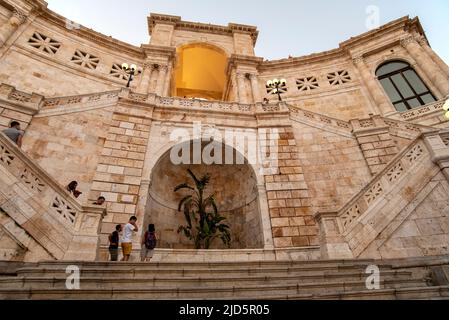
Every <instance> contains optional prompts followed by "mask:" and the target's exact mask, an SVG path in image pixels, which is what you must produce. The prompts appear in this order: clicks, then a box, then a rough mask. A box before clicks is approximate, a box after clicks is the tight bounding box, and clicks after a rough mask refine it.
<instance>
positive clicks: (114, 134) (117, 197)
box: [89, 108, 151, 245]
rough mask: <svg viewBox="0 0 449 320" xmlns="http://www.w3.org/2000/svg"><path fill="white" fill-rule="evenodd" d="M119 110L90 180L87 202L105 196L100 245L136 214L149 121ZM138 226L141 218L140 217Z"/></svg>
mask: <svg viewBox="0 0 449 320" xmlns="http://www.w3.org/2000/svg"><path fill="white" fill-rule="evenodd" d="M125 110H126V108H122V109H121V110H120V111H119V112H117V110H116V112H114V114H113V115H112V122H111V125H110V127H109V129H108V134H107V136H106V141H105V142H104V148H103V149H102V151H101V157H100V158H99V161H98V166H97V168H96V173H95V175H94V177H93V182H92V189H91V192H90V194H89V200H90V201H94V200H96V199H97V198H98V197H99V196H104V197H105V198H106V201H107V211H108V215H107V216H106V217H105V218H104V220H103V225H102V229H101V234H102V237H101V244H102V245H105V244H107V235H108V234H109V233H111V232H112V231H113V230H115V225H117V224H124V223H127V222H128V220H129V218H130V217H131V216H132V215H135V214H136V206H137V202H138V196H139V191H140V184H141V180H142V168H143V166H144V160H145V153H146V150H147V144H148V137H149V131H150V127H151V120H150V119H147V118H145V117H143V116H142V115H133V111H132V110H131V109H130V110H129V113H128V112H126V111H125ZM139 219H140V221H139V223H141V221H142V219H143V217H139Z"/></svg>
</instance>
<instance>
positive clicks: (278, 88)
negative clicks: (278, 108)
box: [267, 79, 287, 101]
mask: <svg viewBox="0 0 449 320" xmlns="http://www.w3.org/2000/svg"><path fill="white" fill-rule="evenodd" d="M286 84H287V80H285V79H281V80H278V79H274V80H269V81H267V88H269V89H270V92H269V93H270V94H277V96H278V98H279V101H282V97H281V93H285V90H283V89H285V85H286Z"/></svg>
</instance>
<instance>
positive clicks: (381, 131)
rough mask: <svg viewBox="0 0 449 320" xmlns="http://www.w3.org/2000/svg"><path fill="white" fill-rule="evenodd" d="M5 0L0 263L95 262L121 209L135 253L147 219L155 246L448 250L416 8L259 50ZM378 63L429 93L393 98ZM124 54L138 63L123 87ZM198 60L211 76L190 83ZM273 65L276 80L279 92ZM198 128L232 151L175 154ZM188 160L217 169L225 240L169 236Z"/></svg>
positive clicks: (371, 253)
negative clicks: (402, 104) (417, 98)
mask: <svg viewBox="0 0 449 320" xmlns="http://www.w3.org/2000/svg"><path fill="white" fill-rule="evenodd" d="M10 2H11V1H6V3H8V5H5V6H3V4H0V9H1V10H0V25H2V27H0V129H5V128H6V127H8V126H9V124H10V123H11V121H13V120H16V121H19V122H20V124H21V127H22V129H23V130H24V131H25V135H24V139H23V146H22V148H21V149H19V148H18V147H17V146H16V145H14V144H13V143H12V142H11V141H10V140H8V138H7V137H6V136H4V135H0V208H1V211H0V260H15V261H31V262H33V261H39V260H50V259H54V260H77V259H78V260H101V261H103V260H107V259H108V251H107V247H108V235H109V234H110V233H111V232H112V231H113V230H114V228H115V226H116V225H117V224H124V223H126V222H127V221H128V219H129V217H130V216H132V215H136V216H137V217H138V225H139V229H140V232H139V234H138V235H137V236H136V237H135V239H134V240H135V241H134V251H133V259H137V257H138V254H139V249H140V246H141V242H140V239H141V236H142V235H143V232H144V231H145V229H146V226H147V225H148V224H149V223H154V224H155V225H156V229H157V235H158V238H159V247H158V249H157V250H156V254H155V257H154V260H157V261H184V260H185V259H186V257H188V259H189V261H216V260H218V261H239V260H246V261H247V260H254V261H256V260H264V259H265V260H269V259H275V260H276V259H277V260H313V259H328V258H329V259H334V258H335V259H341V258H352V259H358V258H376V259H385V258H409V257H421V256H437V255H444V254H449V249H448V243H449V218H448V217H449V202H448V200H447V194H448V191H449V181H448V179H449V146H448V141H449V140H448V139H449V131H448V130H447V129H446V128H448V127H449V126H448V122H447V119H445V118H444V116H443V112H442V106H443V103H444V102H445V100H446V99H447V98H448V96H449V85H448V83H449V71H448V70H449V68H448V66H447V65H446V64H445V63H444V62H443V61H442V60H441V59H440V58H439V57H438V55H437V54H436V53H435V52H434V51H433V50H432V49H431V48H430V47H429V44H428V42H427V41H426V38H425V35H424V33H423V31H422V30H423V29H422V26H421V24H420V22H419V20H418V19H417V18H415V19H409V18H408V17H404V18H401V19H398V20H395V21H392V22H390V23H388V24H387V25H385V26H382V27H381V28H379V29H376V30H374V31H370V32H368V33H366V34H363V35H360V36H358V37H354V38H351V39H350V40H348V41H345V42H342V43H341V44H340V46H339V48H338V49H335V50H331V51H328V52H323V53H318V54H312V55H309V56H303V57H292V58H289V59H281V60H275V61H267V60H264V59H263V58H261V57H257V56H256V55H255V51H254V47H255V44H256V41H257V39H258V30H257V28H256V27H254V26H246V25H240V24H233V23H230V24H229V25H228V26H217V25H212V24H205V23H193V22H187V21H183V20H182V19H181V17H178V16H169V15H162V14H151V15H150V17H149V18H148V23H149V29H148V30H149V33H150V36H151V38H150V41H149V43H147V44H143V45H142V46H139V47H136V46H132V45H129V44H127V43H124V42H121V41H119V40H115V39H113V38H111V37H107V36H104V35H102V34H100V33H98V32H95V31H93V30H90V29H87V28H85V27H82V26H74V25H72V24H70V26H68V25H67V22H66V19H64V18H62V17H61V16H59V15H57V14H56V13H54V12H52V11H50V10H49V9H48V8H46V3H45V2H44V1H42V0H18V1H14V3H16V5H17V7H20V10H19V9H13V8H14V7H15V6H13V5H12V4H13V3H12V2H11V3H10ZM19 12H20V14H19ZM207 61H214V63H213V64H208V62H207ZM390 61H396V62H397V61H401V62H403V63H407V64H408V65H409V66H410V68H412V69H413V70H414V71H415V72H416V74H417V76H419V78H420V79H421V80H422V82H423V83H424V84H425V86H426V87H427V89H428V90H429V92H430V93H431V96H432V99H431V100H432V102H430V103H425V104H422V105H421V106H417V107H414V108H408V109H407V110H406V111H403V110H401V111H398V110H400V108H398V109H396V108H395V105H394V104H393V102H394V101H391V100H390V96H389V95H388V92H386V91H385V90H384V89H383V88H384V87H383V86H382V84H381V82H380V81H379V80H378V78H377V77H376V72H377V71H378V69H379V67H381V66H383V65H385V63H388V62H390ZM124 62H126V63H128V64H130V65H131V64H136V65H137V66H138V70H137V72H136V74H135V76H134V77H133V79H132V80H133V81H132V82H131V85H130V87H129V88H126V84H127V82H128V80H129V79H130V78H129V74H128V73H126V72H125V71H124V70H123V69H122V68H121V65H122V63H124ZM204 69H207V70H206V71H207V72H205V70H204ZM202 72H205V73H202ZM208 73H211V74H214V78H213V79H215V80H217V81H216V82H214V81H209V80H210V79H207V78H206V80H208V81H201V80H202V79H203V78H202V77H203V76H204V77H207V74H208ZM275 78H277V79H284V78H285V79H286V83H285V85H284V84H283V85H282V86H281V88H280V93H281V98H282V102H280V101H278V95H277V92H276V90H273V88H272V87H270V86H268V85H267V81H269V80H273V79H275ZM179 93H182V94H179ZM423 98H424V97H423ZM426 98H427V99H430V98H429V97H426ZM429 101H430V100H429ZM409 102H410V103H412V102H411V101H409ZM407 103H408V102H407ZM198 125H199V126H200V127H201V130H202V132H208V134H209V136H208V137H209V139H208V140H207V141H206V140H205V139H202V141H201V143H199V145H200V147H201V148H202V149H201V150H204V149H206V148H207V144H208V143H211V139H210V138H211V137H212V138H213V141H214V143H218V144H219V145H220V148H219V149H220V150H221V149H222V148H223V150H224V151H226V150H231V151H232V152H231V154H233V155H234V154H235V155H236V157H237V156H242V159H243V162H241V163H230V164H221V163H217V162H212V163H207V162H206V161H203V162H201V163H192V164H181V165H180V164H177V163H175V162H174V161H173V159H172V157H173V155H172V154H171V151H172V150H173V149H174V148H177V147H179V146H180V145H183V144H187V145H189V146H190V144H192V145H194V144H195V142H197V141H198V139H199V138H198V137H197V136H195V132H196V131H195V130H196V128H197V126H198ZM229 132H232V133H234V136H233V139H234V138H235V137H236V138H235V139H238V138H245V139H247V140H245V139H243V140H245V141H247V142H248V144H249V146H250V145H251V143H254V145H256V146H257V147H258V148H259V149H258V150H261V152H260V153H258V156H257V157H256V158H258V159H257V160H260V161H256V162H252V161H251V155H250V154H249V153H248V154H247V153H245V152H247V151H248V150H249V148H250V147H249V146H248V150H246V149H245V148H243V149H239V146H238V145H235V144H234V142H235V141H234V140H232V139H231V140H229V139H228V134H229ZM180 133H181V134H180ZM173 136H176V139H177V140H176V139H175V140H174V139H173ZM214 150H215V152H214V156H216V155H217V154H216V152H218V151H217V150H218V149H214ZM189 153H190V151H189ZM192 155H193V151H192ZM188 168H191V169H192V170H194V171H195V172H197V173H198V174H205V173H210V174H211V175H212V180H211V187H210V190H208V191H210V192H212V193H215V198H216V201H217V205H218V209H219V210H220V211H221V212H222V213H223V215H224V216H225V217H226V218H227V221H228V223H229V225H230V227H231V234H232V239H233V242H232V243H231V247H230V248H225V247H224V246H222V245H221V244H220V243H219V242H218V241H216V242H214V243H213V245H212V251H208V252H204V251H194V250H192V248H193V246H192V244H191V242H189V241H187V240H186V239H185V238H183V237H182V236H181V235H179V234H178V233H177V230H178V227H179V225H181V224H183V215H182V214H180V213H179V212H178V207H177V204H178V202H179V200H180V199H181V198H182V196H181V195H177V194H175V193H174V192H173V189H174V187H175V186H176V185H178V184H179V183H182V182H184V181H186V180H187V178H188V177H187V175H186V169H188ZM72 180H77V181H78V182H79V186H78V188H79V189H80V191H82V195H81V196H80V197H79V198H77V199H75V198H73V196H71V195H70V194H69V193H68V192H67V191H66V189H65V186H66V185H67V184H68V183H69V182H70V181H72ZM99 196H103V197H105V198H106V204H105V205H104V207H101V206H95V205H93V202H94V201H95V200H96V199H97V198H98V197H99Z"/></svg>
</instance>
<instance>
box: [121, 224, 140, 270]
mask: <svg viewBox="0 0 449 320" xmlns="http://www.w3.org/2000/svg"><path fill="white" fill-rule="evenodd" d="M136 222H137V218H136V217H135V216H132V217H131V218H130V219H129V222H128V223H127V224H126V225H125V228H124V229H123V237H122V250H123V259H122V261H129V257H130V256H131V252H132V250H133V233H134V232H137V231H139V228H138V227H137V225H136Z"/></svg>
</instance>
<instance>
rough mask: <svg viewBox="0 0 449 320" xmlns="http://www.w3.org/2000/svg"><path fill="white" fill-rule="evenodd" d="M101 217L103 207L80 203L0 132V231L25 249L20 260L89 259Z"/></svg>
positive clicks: (96, 239) (96, 241)
mask: <svg viewBox="0 0 449 320" xmlns="http://www.w3.org/2000/svg"><path fill="white" fill-rule="evenodd" d="M103 216H104V208H102V207H99V206H82V205H81V204H80V203H79V202H78V201H77V200H76V199H75V198H73V197H72V196H71V195H70V194H69V193H68V192H67V191H66V190H65V188H64V187H63V186H61V185H60V184H58V182H56V181H55V180H54V179H53V178H51V177H50V175H49V174H48V173H47V172H45V171H44V170H43V169H42V168H41V167H40V166H39V165H37V164H36V163H35V161H33V160H32V159H31V158H30V157H28V156H27V155H26V154H25V153H24V152H23V151H22V150H20V149H19V148H18V147H17V146H16V145H15V144H14V143H12V142H11V141H10V139H8V138H7V137H6V136H5V135H4V134H3V133H1V132H0V229H2V230H4V231H5V232H7V233H8V234H10V235H11V237H12V239H14V241H16V242H17V243H18V244H19V245H20V246H22V247H24V248H28V250H26V252H27V253H26V254H27V255H28V257H26V259H27V260H25V261H38V260H35V259H36V255H37V256H40V257H41V259H42V255H43V254H45V255H44V256H47V257H48V259H55V260H59V259H66V260H78V259H79V260H87V261H93V260H95V259H96V256H97V247H98V229H99V227H100V223H101V221H102V219H103ZM31 247H32V248H34V249H33V250H32V249H30V248H31ZM12 259H13V258H12Z"/></svg>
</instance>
